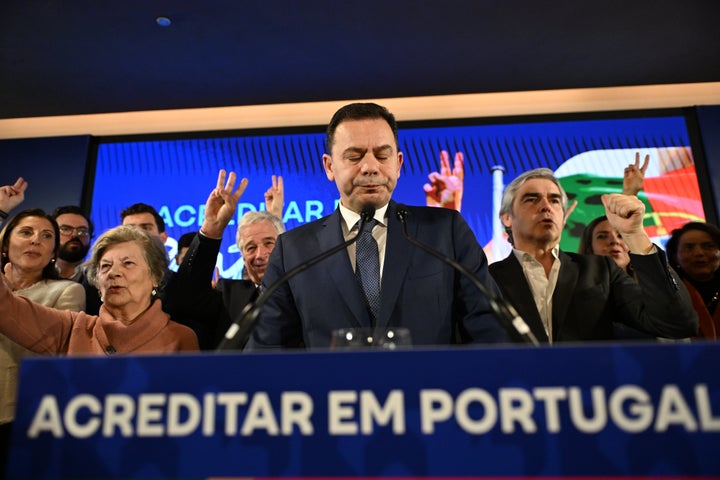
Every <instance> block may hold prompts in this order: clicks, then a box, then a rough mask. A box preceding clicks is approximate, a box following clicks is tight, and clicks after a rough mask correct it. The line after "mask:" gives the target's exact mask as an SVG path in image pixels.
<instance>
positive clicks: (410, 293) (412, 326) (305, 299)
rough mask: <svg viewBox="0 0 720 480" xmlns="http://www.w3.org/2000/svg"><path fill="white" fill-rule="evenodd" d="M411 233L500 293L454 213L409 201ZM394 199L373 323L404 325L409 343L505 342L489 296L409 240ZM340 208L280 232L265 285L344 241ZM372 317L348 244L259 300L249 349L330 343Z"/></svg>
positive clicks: (482, 256) (471, 236) (484, 260)
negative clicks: (262, 301)
mask: <svg viewBox="0 0 720 480" xmlns="http://www.w3.org/2000/svg"><path fill="white" fill-rule="evenodd" d="M407 209H408V212H409V214H408V216H407V223H408V232H409V234H410V236H412V237H414V238H417V239H418V240H419V241H421V242H423V243H425V244H428V245H429V246H431V247H432V248H434V249H436V250H439V251H440V252H442V253H444V254H445V255H447V256H449V257H450V258H453V259H455V260H456V261H458V262H460V263H461V264H463V265H464V266H465V267H466V268H468V269H469V270H470V271H471V272H473V273H474V274H475V275H477V277H478V278H479V279H480V280H481V281H482V282H483V283H484V284H485V285H486V286H487V288H488V289H489V290H490V291H492V292H494V293H495V294H497V295H499V290H498V288H497V286H496V285H495V282H494V281H493V279H492V277H490V274H489V272H488V263H487V257H486V256H485V254H484V252H483V251H482V248H481V247H480V245H479V244H478V242H477V240H476V238H475V235H474V234H473V232H472V230H470V228H469V227H468V225H467V223H466V222H465V220H463V218H462V217H461V216H460V214H459V213H458V212H456V211H453V210H448V209H443V208H430V207H407ZM395 211H396V204H395V203H394V202H390V205H389V207H388V210H387V219H386V220H387V244H386V251H385V264H384V267H383V274H382V285H381V305H380V312H379V314H378V319H377V327H379V328H384V327H406V328H408V329H409V330H410V335H411V337H412V343H413V345H430V344H434V345H438V344H450V343H456V341H457V340H458V339H459V340H460V341H463V342H504V341H508V337H507V335H506V334H505V331H504V330H503V329H502V328H501V327H500V326H499V324H498V322H497V320H496V319H495V317H494V316H493V315H492V314H491V310H490V307H489V306H488V302H487V301H486V300H485V298H483V296H482V295H481V294H480V292H479V291H478V290H477V288H476V287H475V286H474V285H473V284H472V283H471V282H470V281H469V280H467V279H466V278H465V277H463V276H462V275H460V274H459V273H458V272H456V271H455V270H454V269H453V268H452V267H450V266H448V265H446V264H445V263H443V262H441V261H440V260H438V259H436V258H435V257H433V256H431V255H429V254H427V253H425V252H423V251H422V250H421V249H419V248H416V247H415V246H413V245H412V244H411V243H410V242H408V240H407V239H406V238H405V237H404V235H403V233H402V224H401V223H400V221H399V220H398V219H397V218H396V213H395ZM341 222H342V216H341V214H340V211H339V210H336V211H335V212H334V213H332V214H331V215H328V216H326V217H324V218H321V219H319V220H316V221H314V222H312V223H309V224H307V225H303V226H301V227H297V228H295V229H293V230H290V231H288V232H286V233H284V234H282V235H280V236H279V237H278V240H277V243H276V244H275V249H274V250H273V252H272V254H271V255H270V260H269V264H268V267H267V270H266V271H265V277H264V279H263V284H264V285H265V286H268V285H272V284H273V282H275V281H276V280H277V279H279V278H280V277H282V275H284V274H285V272H287V271H289V270H290V269H292V268H293V267H295V266H297V265H299V264H301V263H303V262H305V261H307V260H309V259H311V258H313V257H315V256H317V255H318V254H320V253H321V252H325V251H327V250H330V249H331V248H332V247H335V246H336V245H339V244H341V243H342V242H343V235H342V228H341ZM369 324H370V318H369V313H368V311H367V308H366V306H365V300H364V296H363V292H362V287H361V286H360V284H359V283H358V281H357V279H356V277H355V274H354V272H353V268H352V264H351V263H350V258H349V256H348V253H347V250H342V251H340V252H338V253H336V254H335V255H333V256H331V257H330V258H327V259H325V260H324V261H322V262H320V263H318V264H316V265H314V266H313V267H311V268H309V269H307V270H305V271H304V272H302V273H300V274H298V275H297V276H295V277H294V278H292V279H291V280H289V281H288V282H287V283H286V284H284V285H282V286H281V287H280V288H278V289H277V290H276V291H275V292H274V293H273V294H272V295H271V296H270V298H269V299H268V302H267V303H266V304H265V305H264V306H263V309H262V311H261V314H260V319H259V322H258V324H257V327H256V329H255V331H254V332H253V336H252V337H251V339H250V342H248V348H249V349H257V348H264V347H265V348H267V347H301V346H305V347H308V348H310V347H328V346H329V345H330V339H331V333H332V331H333V330H336V329H340V328H353V327H363V326H368V325H369Z"/></svg>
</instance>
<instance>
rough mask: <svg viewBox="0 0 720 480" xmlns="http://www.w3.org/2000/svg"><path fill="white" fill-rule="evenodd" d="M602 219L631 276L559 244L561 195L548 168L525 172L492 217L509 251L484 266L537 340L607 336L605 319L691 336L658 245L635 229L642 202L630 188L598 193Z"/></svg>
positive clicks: (686, 308)
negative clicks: (621, 245)
mask: <svg viewBox="0 0 720 480" xmlns="http://www.w3.org/2000/svg"><path fill="white" fill-rule="evenodd" d="M602 201H603V204H604V205H605V211H606V214H607V217H608V220H609V221H610V224H611V225H612V226H613V227H614V228H615V229H616V230H617V231H618V232H620V234H621V235H622V238H623V240H624V241H625V242H626V243H627V245H628V247H629V248H630V257H631V262H632V265H633V267H634V269H635V272H636V276H637V279H633V278H632V277H630V276H629V275H627V274H626V273H625V272H624V271H622V270H621V269H620V268H619V267H618V266H617V265H616V264H615V261H614V260H613V259H612V258H611V257H607V256H596V255H579V254H574V253H566V252H562V251H560V249H559V247H558V245H559V243H560V234H561V232H562V229H563V227H564V224H565V222H564V220H565V214H566V208H567V195H566V194H565V191H564V190H563V188H562V186H561V185H560V182H558V180H557V179H556V178H555V176H554V175H553V173H552V171H551V170H549V169H547V168H540V169H536V170H531V171H529V172H525V173H524V174H522V175H520V176H519V177H517V178H516V179H515V180H514V181H513V182H511V183H510V185H508V187H507V188H506V189H505V192H504V194H503V199H502V205H501V208H500V219H501V220H502V223H503V225H504V226H505V229H506V232H507V233H508V235H509V239H510V243H512V245H513V252H512V253H511V254H510V255H509V256H508V257H507V258H505V259H504V260H502V261H500V262H496V263H493V264H492V265H490V273H491V274H492V276H493V277H494V278H495V281H496V282H497V284H498V286H499V287H500V289H501V290H502V293H503V296H504V297H505V299H506V300H507V301H509V302H510V303H511V304H512V305H513V306H514V307H515V309H516V310H517V311H518V313H519V314H520V316H521V317H522V318H523V319H524V320H525V322H526V323H527V324H528V325H529V327H530V329H531V330H532V332H533V333H534V334H535V336H536V337H537V338H538V340H540V341H542V342H546V343H547V342H550V343H557V342H576V341H588V340H611V339H613V334H612V332H613V328H612V322H621V323H624V324H626V325H629V326H631V327H634V328H637V329H639V330H641V331H643V332H647V333H649V334H651V335H654V336H658V337H667V338H683V337H688V336H692V335H694V334H695V332H696V330H697V325H698V323H697V322H698V321H697V315H696V314H695V312H694V311H693V309H692V304H691V302H690V298H689V295H688V292H687V290H686V289H685V288H684V286H683V284H682V282H680V281H679V279H678V278H677V275H676V274H675V272H674V271H673V270H672V269H671V268H669V267H668V265H667V260H666V258H665V254H664V252H662V250H660V249H659V248H658V247H656V246H654V245H653V244H652V243H651V241H650V239H649V238H648V236H647V234H646V233H645V230H644V229H643V217H644V214H645V206H644V204H643V203H642V202H641V201H640V200H639V199H638V198H637V197H635V196H632V195H620V194H612V195H603V197H602Z"/></svg>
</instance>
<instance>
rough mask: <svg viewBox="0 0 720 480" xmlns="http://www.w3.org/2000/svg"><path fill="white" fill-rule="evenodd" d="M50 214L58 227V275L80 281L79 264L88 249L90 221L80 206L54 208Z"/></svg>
mask: <svg viewBox="0 0 720 480" xmlns="http://www.w3.org/2000/svg"><path fill="white" fill-rule="evenodd" d="M52 216H53V218H55V221H56V222H57V224H58V226H59V227H60V249H59V250H58V258H57V262H56V265H57V268H58V271H59V272H60V276H61V277H62V278H67V279H69V280H75V281H76V282H77V281H80V280H81V278H82V269H81V268H80V265H81V264H82V262H83V260H85V256H86V255H87V253H88V251H89V250H90V239H91V238H92V223H91V222H90V219H88V218H87V217H86V216H85V214H84V213H83V211H82V210H81V209H80V207H76V206H73V205H68V206H65V207H58V208H56V209H55V211H54V212H53V215H52Z"/></svg>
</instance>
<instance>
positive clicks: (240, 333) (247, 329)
mask: <svg viewBox="0 0 720 480" xmlns="http://www.w3.org/2000/svg"><path fill="white" fill-rule="evenodd" d="M374 216H375V207H373V206H372V205H365V206H364V207H363V208H362V211H361V212H360V222H359V225H358V233H357V234H356V235H355V236H354V237H352V238H349V239H348V240H346V241H344V242H343V243H341V244H339V245H336V246H335V247H333V248H331V249H330V250H328V251H326V252H323V253H321V254H319V255H317V256H316V257H313V258H311V259H310V260H307V261H305V262H303V263H301V264H300V265H298V266H296V267H295V268H292V269H290V270H288V271H287V272H285V274H284V275H283V276H282V277H280V278H279V279H277V280H276V281H275V282H274V283H273V284H272V285H270V286H268V287H267V288H265V289H264V290H263V291H262V292H261V293H260V295H259V296H258V298H257V299H256V300H255V302H251V303H248V304H247V305H245V308H243V311H242V312H241V313H240V320H238V321H236V322H233V324H232V325H230V328H228V330H227V332H226V333H225V337H224V338H223V339H222V341H221V342H220V345H218V347H217V351H224V350H237V349H238V348H242V347H243V346H244V345H245V344H246V343H247V341H248V340H249V339H250V335H252V332H253V330H255V325H256V324H257V322H258V317H259V316H260V310H261V309H262V306H263V305H264V304H265V302H267V300H268V298H270V295H272V293H273V292H274V291H275V290H277V289H278V287H280V285H282V284H284V283H285V282H287V281H289V280H290V279H291V278H292V277H294V276H295V275H297V274H298V273H301V272H303V271H305V270H307V269H308V268H310V267H312V266H313V265H315V264H316V263H318V262H322V261H323V260H325V259H326V258H328V257H330V256H332V255H334V254H336V253H337V252H339V251H341V250H345V249H347V247H349V246H350V245H352V244H353V243H355V241H356V240H357V238H358V236H359V235H360V232H362V229H363V227H364V226H365V224H367V223H368V222H369V221H371V220H372V219H373V217H374Z"/></svg>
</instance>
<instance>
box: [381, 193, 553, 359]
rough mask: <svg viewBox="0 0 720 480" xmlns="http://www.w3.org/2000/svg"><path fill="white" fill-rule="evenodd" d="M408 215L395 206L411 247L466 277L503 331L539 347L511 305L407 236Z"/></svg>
mask: <svg viewBox="0 0 720 480" xmlns="http://www.w3.org/2000/svg"><path fill="white" fill-rule="evenodd" d="M409 214H410V212H409V211H408V210H407V208H406V207H405V205H401V204H397V206H396V209H395V215H396V216H397V218H398V220H400V223H402V226H403V235H405V238H406V239H407V240H408V241H409V242H410V243H412V244H413V245H415V246H417V247H419V248H420V249H422V250H424V251H425V252H427V253H429V254H430V255H432V256H433V257H435V258H437V259H439V260H441V261H442V262H444V263H446V264H448V265H450V266H451V267H453V268H454V269H455V270H457V271H458V272H460V273H462V274H463V275H464V276H465V277H467V278H468V279H469V280H470V281H471V282H472V284H473V285H475V287H477V289H478V290H480V293H482V295H483V296H484V297H485V299H486V300H487V301H488V304H489V305H490V309H491V310H492V311H493V314H495V317H496V318H497V319H498V321H499V323H500V325H501V326H502V327H503V328H504V329H505V331H507V332H508V334H509V335H510V337H511V338H512V337H513V336H515V335H519V336H520V338H521V339H522V340H523V342H525V343H529V344H531V345H534V346H536V347H537V346H540V342H538V340H537V338H536V337H535V335H534V334H533V333H532V331H531V330H530V327H528V325H527V323H525V320H523V319H522V318H521V317H520V315H519V314H518V313H517V311H516V310H515V309H514V308H513V306H512V305H510V304H509V303H507V302H506V301H505V300H503V299H502V298H500V297H497V296H495V295H494V294H493V293H492V292H490V290H488V288H487V287H486V286H485V285H484V284H483V283H482V282H481V281H480V279H479V278H478V277H477V276H476V275H475V274H474V273H472V272H471V271H470V270H468V269H467V268H465V266H464V265H462V264H461V263H460V262H458V261H456V260H454V259H452V258H450V257H448V256H447V255H444V254H442V253H440V252H439V251H437V250H435V249H434V248H432V247H430V246H429V245H426V244H424V243H422V242H421V241H419V240H417V239H415V238H412V237H411V236H410V234H408V230H407V216H408V215H409Z"/></svg>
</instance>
